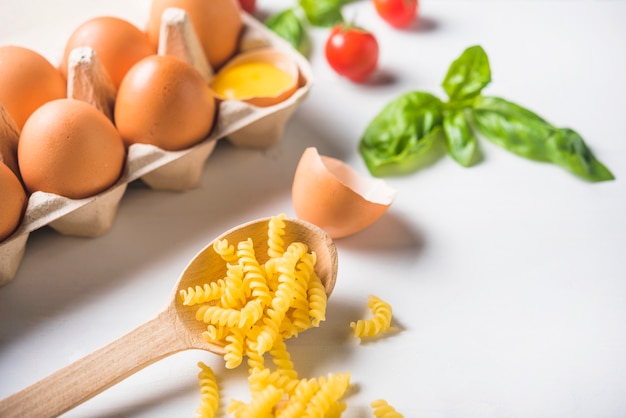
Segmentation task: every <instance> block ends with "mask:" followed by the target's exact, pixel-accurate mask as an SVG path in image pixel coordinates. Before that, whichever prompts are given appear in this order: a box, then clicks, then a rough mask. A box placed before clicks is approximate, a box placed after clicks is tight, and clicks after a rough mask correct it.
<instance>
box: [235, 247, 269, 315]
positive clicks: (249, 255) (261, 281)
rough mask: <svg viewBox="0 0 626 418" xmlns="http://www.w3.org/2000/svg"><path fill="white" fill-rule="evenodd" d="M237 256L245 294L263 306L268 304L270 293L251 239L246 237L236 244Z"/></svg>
mask: <svg viewBox="0 0 626 418" xmlns="http://www.w3.org/2000/svg"><path fill="white" fill-rule="evenodd" d="M237 256H238V257H239V262H240V263H241V264H242V268H243V288H244V291H245V293H246V296H250V297H252V298H256V299H258V300H259V301H260V302H261V303H262V304H263V305H264V306H265V305H269V303H270V302H271V300H272V295H271V293H270V290H269V288H268V286H267V280H266V279H265V274H264V273H263V269H262V268H261V265H260V264H259V262H258V260H257V259H256V254H255V251H254V245H253V243H252V239H250V238H248V239H247V240H246V241H242V242H240V243H239V244H238V246H237Z"/></svg>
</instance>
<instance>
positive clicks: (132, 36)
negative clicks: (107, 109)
mask: <svg viewBox="0 0 626 418" xmlns="http://www.w3.org/2000/svg"><path fill="white" fill-rule="evenodd" d="M85 46H88V47H91V48H92V49H93V50H94V51H95V53H96V55H97V56H98V58H99V59H100V61H101V62H102V64H103V65H104V68H105V69H106V71H107V73H108V74H109V77H111V81H112V82H113V85H114V86H115V87H116V88H117V87H119V85H120V83H121V82H122V78H124V75H126V73H127V72H128V70H130V68H131V67H132V66H133V65H135V63H137V61H139V60H141V59H142V58H145V57H147V56H148V55H152V54H155V53H156V47H155V46H153V45H152V43H151V42H150V41H149V40H148V37H147V35H146V34H145V33H144V32H143V31H141V30H140V29H139V28H138V27H136V26H135V25H133V24H132V23H130V22H128V21H126V20H124V19H120V18H118V17H112V16H99V17H95V18H93V19H89V20H87V21H86V22H84V23H83V24H81V25H80V26H78V27H77V28H76V29H75V30H74V32H72V34H71V35H70V37H69V39H68V40H67V44H66V45H65V52H64V54H63V58H62V60H61V65H60V70H61V72H62V74H63V76H64V77H65V78H66V79H67V77H68V58H69V55H70V53H71V52H72V50H73V49H75V48H78V47H85Z"/></svg>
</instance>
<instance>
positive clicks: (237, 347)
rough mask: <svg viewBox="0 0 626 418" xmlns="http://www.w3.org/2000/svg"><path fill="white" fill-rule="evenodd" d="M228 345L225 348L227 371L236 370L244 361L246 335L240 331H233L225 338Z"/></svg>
mask: <svg viewBox="0 0 626 418" xmlns="http://www.w3.org/2000/svg"><path fill="white" fill-rule="evenodd" d="M224 339H225V340H226V341H227V342H228V344H227V345H226V347H224V350H225V351H226V354H224V360H225V361H226V368H227V369H234V368H235V367H237V366H239V365H240V364H241V362H242V361H243V350H244V348H243V347H244V335H243V332H242V331H241V330H239V329H233V330H232V331H231V332H230V334H228V335H227V336H226V338H224Z"/></svg>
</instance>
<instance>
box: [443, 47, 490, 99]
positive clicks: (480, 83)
mask: <svg viewBox="0 0 626 418" xmlns="http://www.w3.org/2000/svg"><path fill="white" fill-rule="evenodd" d="M490 82H491V68H490V66H489V58H488V57H487V54H486V53H485V51H484V50H483V49H482V47H481V46H479V45H476V46H471V47H469V48H467V49H466V50H465V51H464V52H463V53H462V54H461V56H460V57H459V58H457V59H456V60H455V61H454V62H453V63H452V64H451V65H450V68H449V69H448V73H447V74H446V78H445V79H444V80H443V83H442V87H443V89H444V90H445V91H446V93H448V96H449V97H450V100H466V99H471V98H473V97H476V96H477V95H478V94H479V93H480V92H481V91H482V89H483V88H484V87H485V86H486V85H487V84H489V83H490Z"/></svg>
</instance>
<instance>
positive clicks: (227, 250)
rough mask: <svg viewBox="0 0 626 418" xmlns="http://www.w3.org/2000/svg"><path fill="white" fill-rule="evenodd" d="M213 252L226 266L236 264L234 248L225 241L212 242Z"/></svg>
mask: <svg viewBox="0 0 626 418" xmlns="http://www.w3.org/2000/svg"><path fill="white" fill-rule="evenodd" d="M213 251H215V253H216V254H218V255H219V256H220V257H222V260H224V261H225V262H226V263H228V264H233V263H235V262H237V255H236V254H235V246H234V245H231V244H230V243H229V242H228V240H227V239H220V240H215V242H213Z"/></svg>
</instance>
